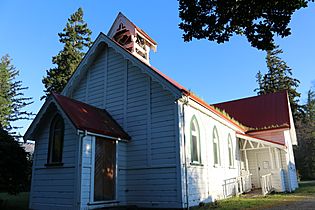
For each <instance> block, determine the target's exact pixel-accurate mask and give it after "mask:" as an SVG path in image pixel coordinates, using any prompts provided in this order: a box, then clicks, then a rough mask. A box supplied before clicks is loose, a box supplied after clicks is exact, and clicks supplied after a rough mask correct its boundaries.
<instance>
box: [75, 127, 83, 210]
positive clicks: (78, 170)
mask: <svg viewBox="0 0 315 210" xmlns="http://www.w3.org/2000/svg"><path fill="white" fill-rule="evenodd" d="M77 135H78V147H77V154H76V161H77V164H76V173H77V174H76V187H75V192H74V194H75V199H74V202H75V203H74V206H78V207H79V208H81V188H82V187H81V185H82V181H81V178H82V151H83V150H82V147H83V138H84V134H83V135H82V134H79V133H77Z"/></svg>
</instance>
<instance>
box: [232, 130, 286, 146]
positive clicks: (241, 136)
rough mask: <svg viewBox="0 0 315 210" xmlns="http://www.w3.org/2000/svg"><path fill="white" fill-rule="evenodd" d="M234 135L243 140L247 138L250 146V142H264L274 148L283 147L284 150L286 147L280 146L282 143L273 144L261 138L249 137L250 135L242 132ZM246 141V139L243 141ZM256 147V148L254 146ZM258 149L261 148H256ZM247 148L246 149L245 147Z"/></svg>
mask: <svg viewBox="0 0 315 210" xmlns="http://www.w3.org/2000/svg"><path fill="white" fill-rule="evenodd" d="M236 137H238V138H240V139H244V140H248V141H249V144H251V146H252V147H254V146H253V145H252V143H251V142H256V143H260V144H264V145H266V146H271V147H275V148H279V149H283V150H285V149H286V147H285V146H282V145H279V144H275V143H272V142H268V141H263V140H261V139H257V138H255V137H250V136H245V135H242V134H238V133H237V134H236ZM245 142H246V141H245ZM244 149H245V148H244V147H243V149H241V150H244ZM256 149H257V148H256ZM258 149H262V148H258ZM247 150H248V149H247Z"/></svg>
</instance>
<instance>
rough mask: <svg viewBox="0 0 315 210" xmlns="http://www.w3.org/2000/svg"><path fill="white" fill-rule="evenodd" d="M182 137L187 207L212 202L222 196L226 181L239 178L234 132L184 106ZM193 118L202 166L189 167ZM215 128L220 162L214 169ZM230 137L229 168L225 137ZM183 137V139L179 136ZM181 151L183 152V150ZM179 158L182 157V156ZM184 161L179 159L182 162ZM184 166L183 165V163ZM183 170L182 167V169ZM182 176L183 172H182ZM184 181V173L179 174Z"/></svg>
mask: <svg viewBox="0 0 315 210" xmlns="http://www.w3.org/2000/svg"><path fill="white" fill-rule="evenodd" d="M184 115H185V138H186V158H187V159H186V161H187V166H188V167H187V180H188V196H189V201H188V202H189V206H196V205H198V204H199V203H200V202H209V201H214V200H217V199H220V198H223V197H224V194H223V183H224V180H225V179H229V178H234V177H237V176H239V169H238V168H239V162H240V156H239V149H238V143H237V141H236V137H235V131H234V130H232V129H231V128H229V127H227V126H226V125H224V124H222V123H220V122H218V121H217V120H215V119H213V118H212V117H210V116H209V115H206V114H205V113H203V112H200V111H198V110H197V109H195V108H193V107H191V106H189V105H188V106H187V105H185V107H184ZM193 116H195V117H196V119H197V122H198V124H199V130H200V141H201V142H200V145H201V165H193V164H191V149H190V122H191V119H192V117H193ZM214 126H216V128H217V130H218V134H219V147H220V162H221V164H220V165H218V166H214V157H213V143H212V140H213V138H212V136H213V128H214ZM229 134H230V135H231V138H232V144H233V153H234V154H233V159H234V167H229V159H228V135H229ZM182 138H184V137H183V136H182ZM182 152H183V150H182ZM181 157H182V158H183V157H184V155H182V156H181ZM184 162H185V160H182V163H184ZM183 165H184V164H183ZM183 167H184V166H183ZM182 173H183V174H184V173H185V170H184V169H182ZM182 179H183V180H185V174H184V175H182ZM183 194H184V195H186V189H185V185H183ZM183 203H184V205H183V207H185V206H186V203H187V202H186V197H185V196H184V197H183Z"/></svg>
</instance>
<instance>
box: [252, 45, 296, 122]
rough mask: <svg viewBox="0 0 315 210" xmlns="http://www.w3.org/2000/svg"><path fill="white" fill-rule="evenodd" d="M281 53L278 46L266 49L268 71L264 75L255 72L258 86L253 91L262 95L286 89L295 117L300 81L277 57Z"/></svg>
mask: <svg viewBox="0 0 315 210" xmlns="http://www.w3.org/2000/svg"><path fill="white" fill-rule="evenodd" d="M281 53H283V51H282V50H281V49H279V48H278V46H276V48H275V49H274V50H269V51H267V56H266V64H267V68H268V71H267V73H266V74H264V75H263V74H262V73H261V72H260V71H259V72H258V73H257V75H256V78H257V83H258V88H257V89H256V90H255V91H257V94H258V95H262V94H266V93H275V92H278V91H281V90H287V91H288V95H289V100H290V105H291V109H292V114H293V117H294V118H296V117H297V115H298V109H299V105H298V102H299V97H300V93H298V92H297V90H296V89H297V87H298V86H299V83H300V81H299V80H298V79H295V78H293V77H292V69H291V68H289V66H288V65H287V64H286V62H284V61H283V60H282V59H281V58H280V57H279V54H281Z"/></svg>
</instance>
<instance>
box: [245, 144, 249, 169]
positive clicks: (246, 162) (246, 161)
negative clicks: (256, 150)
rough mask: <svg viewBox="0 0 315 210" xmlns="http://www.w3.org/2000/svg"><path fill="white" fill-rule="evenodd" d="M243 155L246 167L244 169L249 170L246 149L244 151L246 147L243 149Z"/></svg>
mask: <svg viewBox="0 0 315 210" xmlns="http://www.w3.org/2000/svg"><path fill="white" fill-rule="evenodd" d="M244 157H245V169H246V171H249V168H248V159H247V151H246V149H245V150H244Z"/></svg>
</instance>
